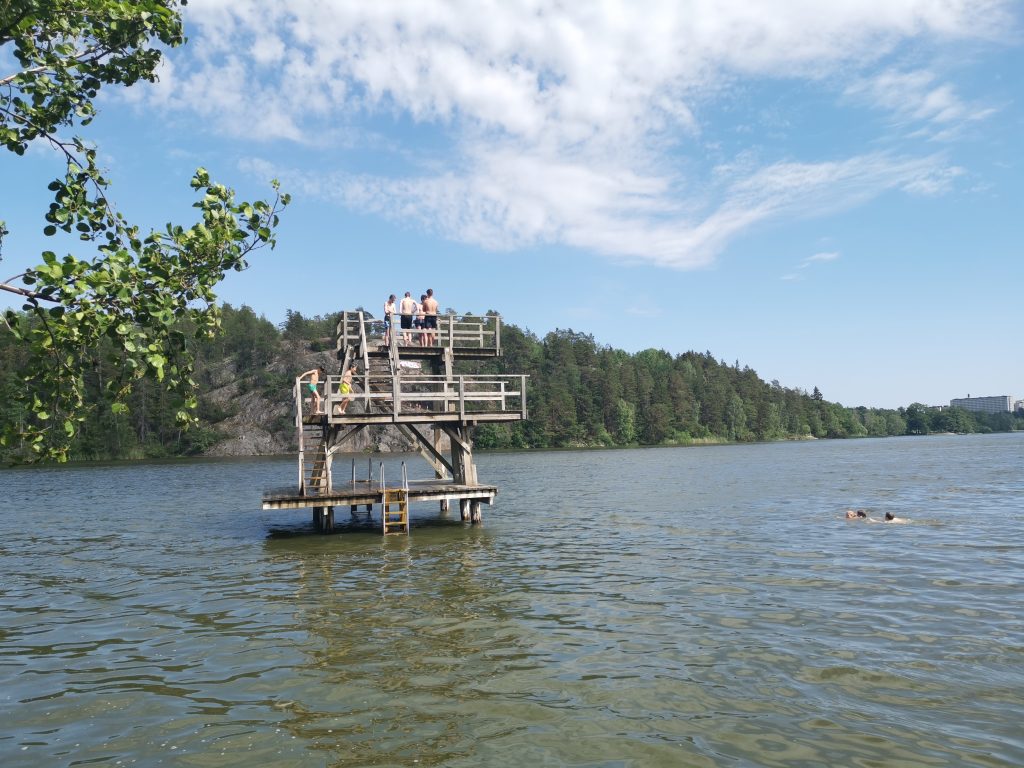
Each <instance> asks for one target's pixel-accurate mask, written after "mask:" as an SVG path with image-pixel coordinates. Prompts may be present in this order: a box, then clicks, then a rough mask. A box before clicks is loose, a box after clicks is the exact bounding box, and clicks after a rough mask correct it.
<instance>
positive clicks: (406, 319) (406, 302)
mask: <svg viewBox="0 0 1024 768" xmlns="http://www.w3.org/2000/svg"><path fill="white" fill-rule="evenodd" d="M398 313H399V314H400V315H401V316H402V343H403V344H405V345H406V346H408V345H409V344H411V343H412V318H413V315H415V314H416V300H415V299H413V297H412V294H411V293H409V291H406V292H405V296H403V297H402V301H401V302H400V303H399V305H398Z"/></svg>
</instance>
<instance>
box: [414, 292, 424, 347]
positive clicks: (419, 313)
mask: <svg viewBox="0 0 1024 768" xmlns="http://www.w3.org/2000/svg"><path fill="white" fill-rule="evenodd" d="M426 300H427V294H425V293H424V294H422V295H421V296H420V303H419V304H417V305H416V321H415V322H414V323H413V325H415V326H416V328H417V329H418V330H419V338H417V339H416V343H417V344H419V345H420V346H421V347H424V346H426V338H427V336H426V333H424V331H423V329H424V328H426V327H427V324H426V315H424V314H423V302H425V301H426Z"/></svg>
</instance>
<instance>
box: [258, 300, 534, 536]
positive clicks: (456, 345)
mask: <svg viewBox="0 0 1024 768" xmlns="http://www.w3.org/2000/svg"><path fill="white" fill-rule="evenodd" d="M394 319H395V321H396V323H397V320H398V316H397V315H396V316H395V318H394ZM437 320H438V327H437V328H436V329H430V331H429V333H432V334H433V336H434V339H435V340H434V343H432V344H430V345H429V346H422V345H421V343H420V342H421V340H422V339H424V338H427V339H429V338H430V337H429V336H427V335H426V334H427V333H428V331H427V330H425V329H412V330H409V331H407V332H406V333H408V334H409V336H408V337H404V336H403V330H402V329H401V328H398V327H393V328H392V329H391V334H390V338H387V337H386V333H385V330H386V329H385V326H384V322H383V321H382V320H373V319H371V318H368V317H367V316H366V315H365V314H364V313H363V312H361V311H355V312H349V311H346V312H342V313H341V315H340V319H339V321H338V328H337V331H338V333H337V347H336V348H337V356H338V359H339V360H340V361H341V374H331V375H328V376H326V377H323V378H322V380H321V381H320V382H319V383H318V384H317V385H316V386H317V393H318V394H319V395H320V397H321V400H322V406H323V413H320V414H317V413H314V412H313V406H314V398H313V397H312V396H311V395H312V393H311V392H310V391H309V388H308V382H304V381H300V380H299V379H296V381H295V387H294V390H293V395H294V399H295V426H296V430H297V434H298V445H299V456H298V459H299V461H298V487H297V488H286V489H278V490H274V491H268V492H266V493H264V495H263V509H302V508H312V510H313V522H314V525H315V526H316V528H317V530H320V531H323V532H330V531H331V530H333V528H334V508H335V507H338V506H346V505H347V506H348V507H349V509H350V510H351V512H352V514H353V515H355V514H356V512H357V510H358V508H359V507H360V506H365V509H366V511H367V512H370V511H372V509H373V506H374V505H375V504H379V505H381V528H382V530H383V532H384V533H398V532H408V530H409V504H410V503H411V502H414V501H420V502H423V501H437V502H439V503H440V508H441V510H442V511H447V510H448V508H449V503H450V502H452V501H457V502H458V504H459V510H460V513H461V516H462V519H463V521H471V522H474V523H477V522H480V521H481V519H482V515H481V504H482V503H486V504H490V503H492V502H493V501H494V497H495V495H496V494H497V492H498V489H497V487H496V486H493V485H484V484H481V483H480V482H479V481H478V479H477V472H476V464H475V463H474V461H473V428H474V427H475V426H476V425H477V424H480V423H483V422H499V421H519V420H522V419H525V418H526V417H527V412H526V379H527V377H526V376H525V375H515V376H507V375H506V376H487V375H465V374H461V373H459V372H458V364H459V362H460V361H466V360H485V359H488V358H494V357H499V356H500V355H501V318H500V317H499V316H498V315H486V316H484V317H478V318H468V317H467V318H458V317H457V316H455V315H439V316H438V318H437ZM353 362H356V363H357V364H358V366H359V372H358V373H357V374H356V375H355V376H353V378H352V384H353V386H352V391H351V392H348V393H342V391H341V389H342V382H343V374H344V373H345V371H347V370H348V369H349V367H350V365H351V364H352V363H353ZM346 401H348V405H347V406H343V403H345V402H346ZM382 424H389V425H392V426H394V427H395V429H397V430H398V432H399V433H401V434H402V435H403V436H404V437H405V438H406V439H407V440H408V441H409V442H410V443H412V444H413V445H414V446H415V447H416V449H417V450H418V452H419V453H420V455H421V456H422V457H423V458H424V459H425V460H426V461H427V463H428V464H429V465H430V467H431V468H432V469H433V478H430V479H426V480H412V481H410V480H408V478H407V477H406V469H405V465H404V463H403V465H402V476H401V477H398V478H389V479H388V483H387V484H385V478H384V469H383V466H384V465H383V462H380V463H379V472H378V473H377V475H376V476H374V471H373V469H374V468H373V463H374V460H373V457H370V458H369V460H368V470H367V473H366V476H365V477H364V478H361V479H357V477H356V462H355V460H353V461H352V471H351V478H348V477H346V478H344V479H342V478H338V477H336V476H335V475H336V473H335V466H336V464H335V461H334V458H335V456H336V455H337V454H339V453H343V452H345V451H346V446H349V448H348V450H351V442H352V438H353V437H355V435H357V434H358V433H359V432H361V431H362V430H364V429H366V428H367V427H370V426H374V425H382ZM446 440H447V443H448V446H447V454H448V455H445V453H446V450H445V449H446V446H445V441H446Z"/></svg>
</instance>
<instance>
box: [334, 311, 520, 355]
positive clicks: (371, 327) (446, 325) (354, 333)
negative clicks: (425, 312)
mask: <svg viewBox="0 0 1024 768" xmlns="http://www.w3.org/2000/svg"><path fill="white" fill-rule="evenodd" d="M384 331H385V326H384V320H383V319H371V318H368V317H367V316H366V314H365V313H364V312H350V311H345V312H342V313H341V317H340V318H339V320H338V328H337V332H338V334H337V335H338V350H343V349H345V348H346V347H349V346H356V345H359V344H361V343H362V342H363V341H377V340H383V339H384ZM392 332H393V333H395V334H398V338H399V339H400V341H399V343H400V344H402V345H403V346H413V347H419V346H422V345H423V339H424V337H425V336H427V335H428V334H430V335H432V336H433V337H435V338H436V342H435V343H434V344H432V345H431V346H434V347H451V348H453V349H454V348H460V349H487V350H490V349H493V350H500V349H501V316H500V315H483V316H476V315H464V316H461V317H460V316H459V315H438V316H437V328H430V329H426V328H409V329H405V330H403V329H402V328H401V316H400V315H398V314H396V315H394V316H393V318H392ZM402 334H408V335H409V342H410V343H408V344H406V343H405V342H404V341H403V340H401V339H402Z"/></svg>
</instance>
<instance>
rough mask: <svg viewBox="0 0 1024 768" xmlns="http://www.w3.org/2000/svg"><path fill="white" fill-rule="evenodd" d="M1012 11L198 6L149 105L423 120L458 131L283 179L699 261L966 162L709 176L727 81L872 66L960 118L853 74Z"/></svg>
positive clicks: (724, 4) (480, 232) (945, 122)
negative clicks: (376, 157)
mask: <svg viewBox="0 0 1024 768" xmlns="http://www.w3.org/2000/svg"><path fill="white" fill-rule="evenodd" d="M1007 8H1008V3H1007V2H1003V1H1000V0H944V2H934V0H835V1H834V2H830V3H827V4H823V3H821V2H819V1H818V0H777V1H776V2H773V3H760V4H758V3H750V2H747V0H691V2H688V3H680V2H678V1H673V0H650V2H644V3H641V2H614V1H611V2H607V3H603V4H600V5H593V4H589V3H565V4H554V3H548V2H541V1H540V0H492V1H491V2H480V1H479V0H474V1H473V2H470V1H469V0H461V1H460V0H451V1H450V2H442V1H441V0H420V2H417V3H405V2H386V1H383V0H382V1H381V2H374V3H368V2H336V3H322V2H317V1H315V0H290V2H288V3H280V2H271V1H270V0H235V1H234V2H231V3H224V2H220V1H219V0H193V1H192V2H190V3H189V5H188V6H187V7H186V21H187V23H188V25H189V34H190V37H191V39H192V42H191V43H190V45H188V46H186V48H185V49H183V51H182V52H181V53H180V54H175V56H174V57H173V59H172V60H171V62H170V64H169V65H168V66H167V67H166V69H165V70H164V73H163V77H162V81H163V82H162V84H161V86H160V87H159V88H158V89H156V90H157V95H156V96H155V99H156V100H157V103H159V104H161V105H162V106H164V107H165V108H169V109H182V110H192V111H195V112H198V113H199V114H200V115H201V116H203V117H204V118H205V119H207V120H208V121H210V123H211V124H213V125H215V126H216V127H217V128H219V130H221V131H223V132H225V133H227V134H229V135H232V136H238V137H247V138H254V139H261V140H264V141H267V142H272V141H274V142H279V141H285V142H294V143H298V144H304V145H307V146H316V145H318V144H326V143H328V142H329V141H330V139H331V138H332V137H333V136H334V135H335V133H336V132H337V131H338V128H339V126H347V125H349V124H352V123H355V124H356V125H357V126H359V125H361V121H365V120H373V119H376V120H382V119H384V120H386V119H389V118H390V119H393V120H394V121H395V122H399V121H405V120H412V121H414V122H416V123H419V124H420V125H421V126H423V127H425V128H426V127H429V128H430V129H431V130H433V131H437V132H439V133H440V134H441V136H442V139H443V143H444V146H443V147H441V148H440V149H439V148H438V147H436V146H435V147H433V148H432V149H431V150H429V151H428V150H422V153H421V151H420V150H418V149H417V147H415V146H412V147H405V148H404V149H403V153H404V154H403V155H402V159H403V161H404V162H403V163H402V165H403V166H405V167H408V166H410V165H411V166H412V170H402V171H396V170H393V169H392V170H389V171H387V172H383V171H378V172H375V173H370V172H364V173H353V172H350V171H348V170H347V169H345V168H343V167H335V168H321V169H318V170H317V172H316V173H315V174H311V173H310V172H308V171H305V172H304V171H300V170H298V169H290V168H287V167H283V168H278V169H277V170H278V174H277V175H279V176H280V177H281V178H282V179H283V180H285V179H291V180H292V183H293V184H299V185H300V188H301V189H305V190H306V191H307V192H310V193H314V194H319V195H321V196H323V197H327V198H332V199H334V200H336V201H337V202H338V203H340V204H342V205H345V206H350V207H353V208H356V209H359V210H364V211H371V212H376V213H379V214H381V215H385V216H388V217H393V218H395V219H399V220H404V221H414V222H416V223H417V224H418V225H419V226H422V227H425V228H429V229H432V230H434V231H436V232H438V233H440V234H442V235H443V236H445V237H448V238H452V239H455V240H459V241H464V242H470V243H476V244H480V245H483V246H486V247H489V248H495V249H501V248H506V249H507V248H515V247H519V246H522V245H527V244H533V243H548V242H558V243H564V244H567V245H571V246H575V247H578V248H581V249H585V250H588V251H592V252H595V253H599V254H603V255H606V256H609V257H613V258H618V259H624V260H639V261H647V262H653V263H656V264H661V265H664V266H668V267H675V268H693V267H699V266H703V265H707V264H709V263H711V262H712V261H713V260H714V259H715V258H716V256H717V255H718V254H719V253H721V251H722V249H723V248H725V246H726V245H727V243H728V242H729V241H730V240H731V239H732V238H735V237H737V236H739V235H741V234H743V233H744V232H746V231H747V230H749V228H750V227H752V226H754V225H755V224H757V223H758V222H761V221H764V220H766V219H770V218H774V217H778V216H782V215H789V216H793V215H817V214H820V213H822V212H828V211H830V210H836V209H840V208H844V207H847V206H850V205H854V204H856V203H858V202H861V201H863V200H866V199H869V198H871V197H872V196H874V195H877V194H879V192H881V191H884V190H887V189H903V190H906V191H911V192H917V193H924V194H935V193H937V192H939V191H941V190H943V189H946V188H948V186H949V184H950V183H951V182H952V180H953V179H954V178H955V176H956V171H955V169H950V168H948V167H947V165H946V163H945V162H944V160H943V159H942V158H941V157H940V156H937V155H929V156H927V157H924V158H920V157H916V158H915V157H906V156H899V155H895V154H884V153H864V152H861V153H859V154H856V153H855V154H854V155H853V156H851V157H846V158H844V159H838V160H834V161H831V162H821V161H815V162H800V161H799V160H793V159H787V160H784V161H775V162H771V161H764V160H761V159H759V158H758V157H757V156H756V155H754V156H751V157H746V156H744V155H740V156H738V157H736V158H734V159H732V160H727V161H726V162H725V163H722V164H720V165H719V167H718V168H716V169H715V170H714V172H713V173H712V174H710V176H708V177H707V178H705V176H706V174H701V173H699V172H694V171H693V170H692V169H691V166H692V165H693V164H694V163H695V161H696V160H698V159H699V158H700V157H701V155H700V153H701V152H702V150H701V146H707V145H709V144H713V140H712V141H709V142H704V141H703V140H702V139H701V138H700V136H701V132H702V131H704V130H706V128H707V127H706V126H705V125H704V124H702V121H701V119H700V117H699V115H700V114H701V112H702V110H703V109H704V108H705V106H706V105H707V104H709V103H713V102H714V99H715V98H716V95H717V94H719V93H721V92H722V91H724V90H727V89H729V88H730V87H732V86H733V85H734V84H735V83H737V82H744V81H745V80H746V79H750V78H752V79H753V81H755V82H756V80H757V79H764V78H781V79H786V80H801V79H803V80H810V81H814V82H820V81H821V80H822V79H823V78H825V77H826V76H828V75H833V76H835V77H838V78H840V79H842V78H844V77H846V76H847V75H846V73H847V72H848V71H849V72H850V73H851V75H850V76H853V77H858V78H859V79H858V80H857V82H856V83H855V84H854V85H853V86H850V88H849V89H847V93H848V95H849V96H851V97H854V98H861V99H866V100H869V101H871V102H872V103H875V104H878V105H880V106H884V107H887V108H889V109H893V110H903V111H904V112H905V113H906V114H907V115H908V118H912V119H914V120H917V121H919V122H926V123H929V124H934V125H937V126H940V127H942V126H945V127H948V126H951V125H955V124H957V123H958V121H963V120H965V119H970V117H971V114H972V112H971V108H970V107H968V106H967V105H966V104H965V103H964V102H963V101H962V100H961V99H959V98H957V96H956V94H955V93H954V92H953V90H952V89H951V88H949V87H948V86H944V85H942V84H940V83H936V82H935V79H934V78H933V77H932V76H930V75H929V73H928V72H926V71H924V70H921V71H918V72H910V73H903V74H900V73H895V72H891V73H889V74H888V75H885V74H884V73H883V75H882V76H880V77H875V78H869V77H864V76H860V75H858V74H857V73H859V72H861V71H862V68H863V67H865V66H869V65H873V64H874V62H877V61H878V60H880V58H881V57H883V56H885V55H886V54H887V53H888V52H890V51H892V50H894V49H895V48H896V47H897V46H898V45H899V44H900V43H902V42H905V41H907V40H909V39H916V38H929V39H955V38H963V37H972V36H985V35H994V34H996V33H997V32H998V30H999V29H1000V27H1001V25H1002V24H1003V23H1004V19H1005V17H1006V15H1007V13H1008V11H1007ZM840 90H842V88H840ZM908 93H909V94H913V95H914V96H915V98H914V99H908V98H907V94H908ZM975 113H976V110H975ZM358 130H363V129H362V128H359V129H358ZM378 142H380V140H378ZM378 145H379V144H378ZM268 146H269V145H268ZM689 153H693V154H689ZM275 164H279V163H278V162H275ZM439 165H440V166H441V167H443V170H440V171H438V170H434V169H435V168H436V167H438V166H439ZM293 189H294V187H293ZM296 191H298V190H296Z"/></svg>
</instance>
